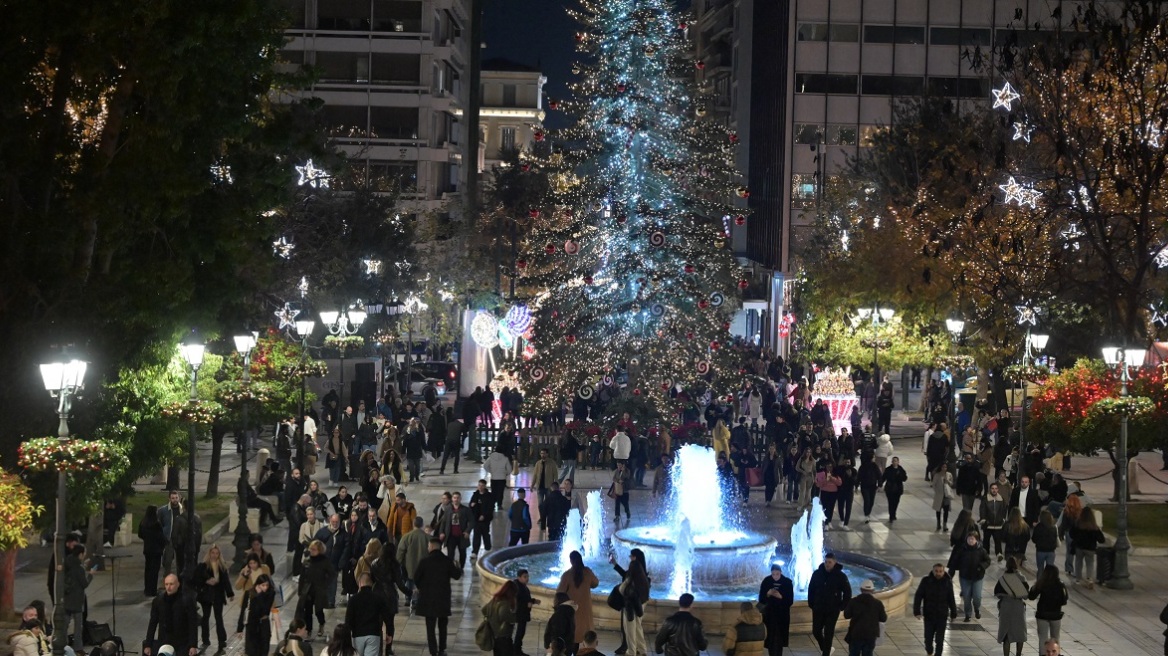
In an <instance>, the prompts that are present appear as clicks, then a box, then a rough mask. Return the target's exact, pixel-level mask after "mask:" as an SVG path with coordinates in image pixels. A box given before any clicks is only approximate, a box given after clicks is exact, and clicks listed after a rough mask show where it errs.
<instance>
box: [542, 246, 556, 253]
mask: <svg viewBox="0 0 1168 656" xmlns="http://www.w3.org/2000/svg"><path fill="white" fill-rule="evenodd" d="M543 252H545V253H547V254H548V255H553V254H555V252H556V245H555V244H548V245H546V246H544V247H543Z"/></svg>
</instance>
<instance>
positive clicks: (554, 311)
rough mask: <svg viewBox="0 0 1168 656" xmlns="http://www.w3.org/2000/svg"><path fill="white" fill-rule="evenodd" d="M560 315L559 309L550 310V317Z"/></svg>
mask: <svg viewBox="0 0 1168 656" xmlns="http://www.w3.org/2000/svg"><path fill="white" fill-rule="evenodd" d="M559 316H560V311H559V310H552V318H553V319H555V318H557V317H559Z"/></svg>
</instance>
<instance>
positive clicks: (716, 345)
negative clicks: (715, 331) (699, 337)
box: [710, 339, 722, 351]
mask: <svg viewBox="0 0 1168 656" xmlns="http://www.w3.org/2000/svg"><path fill="white" fill-rule="evenodd" d="M721 347H722V344H721V343H720V342H719V341H718V340H716V339H715V340H714V341H712V342H710V350H713V351H717V350H718V349H719V348H721Z"/></svg>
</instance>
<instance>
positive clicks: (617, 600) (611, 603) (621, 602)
mask: <svg viewBox="0 0 1168 656" xmlns="http://www.w3.org/2000/svg"><path fill="white" fill-rule="evenodd" d="M620 587H621V584H620V583H617V584H616V586H614V587H613V589H612V592H610V593H608V607H609V608H611V609H613V610H615V611H622V610H624V609H625V596H624V595H623V594H621V591H620Z"/></svg>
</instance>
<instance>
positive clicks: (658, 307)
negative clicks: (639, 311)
mask: <svg viewBox="0 0 1168 656" xmlns="http://www.w3.org/2000/svg"><path fill="white" fill-rule="evenodd" d="M649 314H651V315H653V316H655V317H663V316H665V306H664V305H662V304H660V303H654V304H653V305H651V306H650V307H649Z"/></svg>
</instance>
